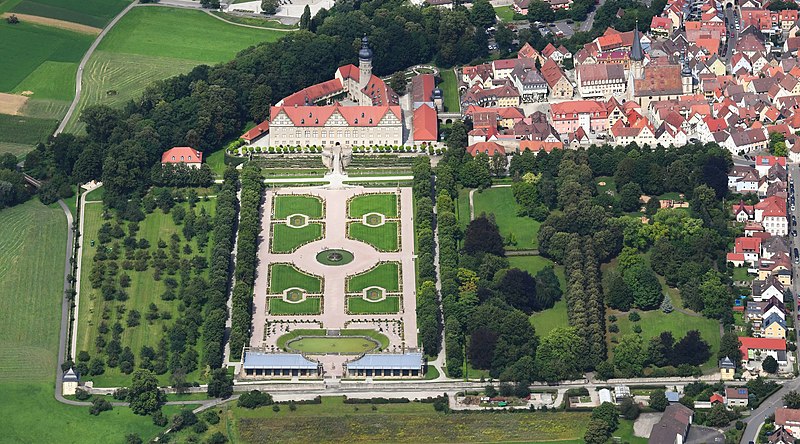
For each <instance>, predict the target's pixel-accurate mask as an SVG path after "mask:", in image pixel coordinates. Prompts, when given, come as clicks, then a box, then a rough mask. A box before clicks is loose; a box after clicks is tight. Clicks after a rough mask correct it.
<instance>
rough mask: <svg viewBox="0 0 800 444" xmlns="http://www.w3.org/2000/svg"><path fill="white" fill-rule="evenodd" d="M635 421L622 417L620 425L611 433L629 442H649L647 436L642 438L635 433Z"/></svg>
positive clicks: (640, 443) (643, 443)
mask: <svg viewBox="0 0 800 444" xmlns="http://www.w3.org/2000/svg"><path fill="white" fill-rule="evenodd" d="M633 422H634V421H630V420H626V419H620V421H619V427H618V428H617V430H616V431H614V433H612V434H611V436H612V437H613V438H619V440H620V441H621V442H628V443H630V444H647V438H640V437H638V436H636V435H634V434H633Z"/></svg>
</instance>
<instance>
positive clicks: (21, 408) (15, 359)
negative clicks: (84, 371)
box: [0, 200, 177, 443]
mask: <svg viewBox="0 0 800 444" xmlns="http://www.w3.org/2000/svg"><path fill="white" fill-rule="evenodd" d="M66 230H67V224H66V218H65V217H64V213H63V212H62V211H61V209H60V208H58V207H55V206H53V207H46V206H44V205H42V204H41V203H39V201H38V200H31V201H28V202H26V203H24V204H21V205H17V206H15V207H12V208H7V209H4V210H2V211H0V251H2V254H0V295H3V297H1V298H0V313H3V315H4V320H3V322H0V399H2V400H3V401H4V402H0V416H2V418H3V427H2V429H3V433H2V436H0V442H8V443H12V442H13V443H36V442H62V443H106V442H123V441H124V438H125V435H126V434H128V433H137V434H139V435H140V436H142V437H143V438H144V439H145V440H149V439H150V438H153V437H154V436H155V435H156V433H158V432H159V431H160V430H161V429H160V428H159V427H156V426H154V425H153V422H152V421H151V419H150V418H149V417H142V416H136V415H134V414H133V413H131V411H130V410H129V409H127V408H124V407H114V410H112V411H110V412H104V413H102V414H101V415H100V416H98V417H93V416H90V415H89V412H88V408H87V407H73V406H68V405H65V404H61V403H59V402H57V401H56V400H55V399H54V398H53V388H54V385H55V374H56V368H57V365H58V363H57V362H56V360H57V359H58V353H57V352H58V332H59V326H60V322H61V296H62V288H63V287H62V286H63V276H64V252H65V251H64V250H65V248H66ZM164 412H165V413H166V414H168V415H171V414H174V413H176V412H177V409H176V408H174V407H165V408H164Z"/></svg>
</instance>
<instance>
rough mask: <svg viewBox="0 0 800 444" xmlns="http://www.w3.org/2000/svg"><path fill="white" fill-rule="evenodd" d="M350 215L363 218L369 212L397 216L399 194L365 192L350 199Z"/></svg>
mask: <svg viewBox="0 0 800 444" xmlns="http://www.w3.org/2000/svg"><path fill="white" fill-rule="evenodd" d="M349 210H350V217H352V218H354V219H361V217H363V216H364V215H365V214H367V213H380V214H383V215H384V216H386V217H397V194H394V193H379V194H364V195H361V196H356V197H354V198H353V199H352V200H350V208H349Z"/></svg>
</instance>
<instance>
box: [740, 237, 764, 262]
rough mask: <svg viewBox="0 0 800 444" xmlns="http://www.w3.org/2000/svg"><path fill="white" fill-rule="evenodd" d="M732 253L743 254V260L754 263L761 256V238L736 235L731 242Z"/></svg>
mask: <svg viewBox="0 0 800 444" xmlns="http://www.w3.org/2000/svg"><path fill="white" fill-rule="evenodd" d="M733 253H734V254H741V255H743V257H744V261H745V262H747V263H749V264H750V265H755V263H756V262H758V259H759V258H760V256H761V238H758V237H737V238H736V241H734V243H733Z"/></svg>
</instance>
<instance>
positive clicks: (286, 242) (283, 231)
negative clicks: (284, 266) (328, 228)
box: [270, 223, 322, 253]
mask: <svg viewBox="0 0 800 444" xmlns="http://www.w3.org/2000/svg"><path fill="white" fill-rule="evenodd" d="M272 230H273V235H272V236H273V237H272V244H271V245H270V250H271V251H272V252H273V253H291V252H292V251H294V250H295V249H297V248H298V247H300V246H302V245H305V244H307V243H309V242H313V241H315V240H317V239H320V238H321V237H322V224H320V223H310V224H308V225H306V226H305V227H302V228H293V227H290V226H288V225H286V224H272Z"/></svg>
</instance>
